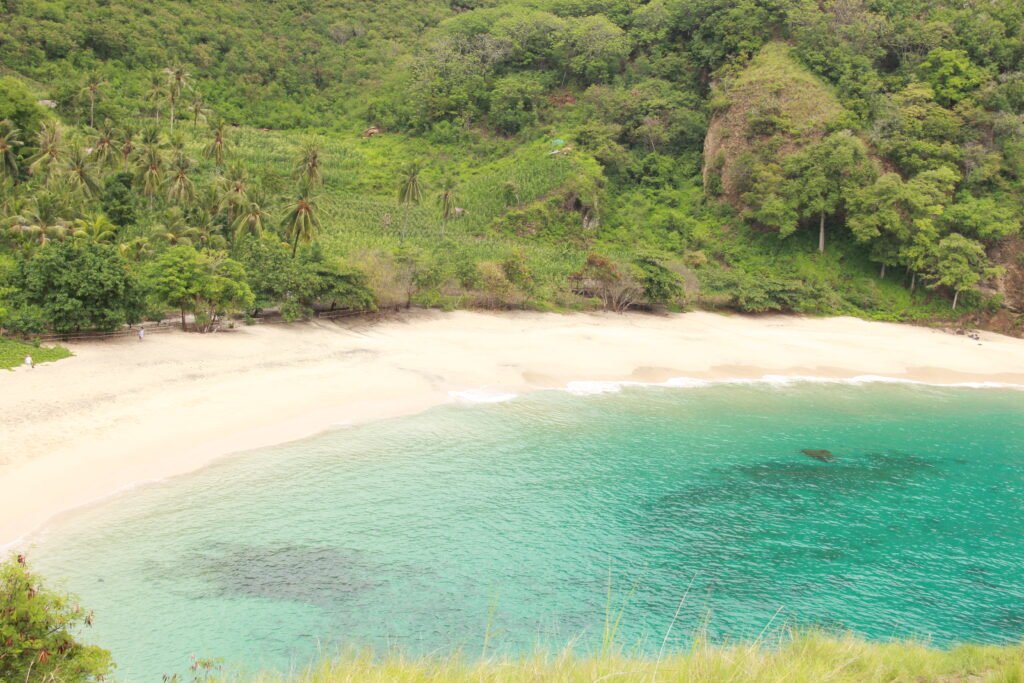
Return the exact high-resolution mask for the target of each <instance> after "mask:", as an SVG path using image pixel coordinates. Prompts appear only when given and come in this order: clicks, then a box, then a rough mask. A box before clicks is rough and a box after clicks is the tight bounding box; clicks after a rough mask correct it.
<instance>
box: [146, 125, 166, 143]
mask: <svg viewBox="0 0 1024 683" xmlns="http://www.w3.org/2000/svg"><path fill="white" fill-rule="evenodd" d="M140 142H141V143H142V144H143V145H146V146H150V147H162V146H163V144H164V143H163V140H161V139H160V129H159V128H157V127H156V126H147V127H146V128H143V129H142V139H141V140H140Z"/></svg>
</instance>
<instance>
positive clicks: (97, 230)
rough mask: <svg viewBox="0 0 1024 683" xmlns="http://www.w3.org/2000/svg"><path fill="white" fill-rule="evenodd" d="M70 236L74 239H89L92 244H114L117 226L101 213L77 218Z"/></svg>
mask: <svg viewBox="0 0 1024 683" xmlns="http://www.w3.org/2000/svg"><path fill="white" fill-rule="evenodd" d="M72 225H73V227H72V232H71V236H72V237H74V238H75V239H90V240H92V241H93V242H108V243H109V242H114V241H115V240H116V239H117V226H116V225H114V224H113V223H112V222H111V221H110V219H109V218H107V217H106V216H104V215H103V214H102V213H97V214H93V215H92V216H88V217H86V218H79V219H78V220H76V221H75V222H74V223H73V224H72Z"/></svg>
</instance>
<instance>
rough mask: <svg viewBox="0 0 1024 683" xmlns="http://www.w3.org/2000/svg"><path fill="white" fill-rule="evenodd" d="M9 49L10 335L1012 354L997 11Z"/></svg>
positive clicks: (135, 22)
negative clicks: (793, 338)
mask: <svg viewBox="0 0 1024 683" xmlns="http://www.w3.org/2000/svg"><path fill="white" fill-rule="evenodd" d="M0 19H2V21H3V24H4V31H3V32H2V34H0V73H2V74H4V75H3V76H0V120H3V121H5V123H3V124H2V130H0V134H2V138H0V154H2V155H3V161H4V163H3V164H2V165H0V167H2V171H3V173H2V176H0V327H2V328H4V329H6V330H9V331H11V332H15V333H27V334H33V333H39V332H43V331H47V330H55V331H69V330H79V329H111V328H115V327H117V326H118V325H120V324H123V323H124V322H131V321H135V320H137V319H140V318H144V317H162V316H163V315H164V314H165V312H173V311H178V310H181V311H182V312H184V313H188V312H192V313H195V314H196V316H197V327H199V328H200V329H211V328H212V327H213V326H214V325H215V324H216V318H217V317H218V316H219V315H220V314H223V313H232V312H250V313H251V312H254V311H258V310H264V309H280V310H281V312H282V313H284V314H285V315H286V316H287V317H302V316H304V315H307V314H308V313H309V312H310V311H311V310H313V309H317V308H322V307H350V308H373V307H378V308H384V307H392V306H402V305H407V304H418V305H428V306H440V307H446V308H450V307H467V306H471V307H495V308H504V307H512V308H520V307H528V308H536V309H549V308H553V309H563V310H566V309H567V310H574V309H588V308H601V307H605V308H612V309H616V310H622V309H625V308H629V307H657V308H668V309H670V310H673V309H682V308H687V307H705V308H730V309H736V310H741V311H749V312H763V311H796V312H806V313H815V314H837V313H842V314H853V315H860V316H865V317H872V318H880V319H888V320H920V321H939V320H952V319H959V318H961V317H962V316H965V317H966V319H967V320H968V321H970V322H978V323H981V324H991V325H995V326H998V327H999V329H1003V330H1006V331H1011V332H1019V330H1020V326H1021V320H1020V311H1022V310H1024V291H1021V288H1020V282H1022V281H1024V276H1022V274H1021V270H1022V269H1024V256H1022V253H1021V249H1020V243H1021V242H1020V240H1019V239H1018V238H1017V235H1018V234H1019V232H1020V227H1021V216H1022V214H1024V209H1022V206H1024V204H1022V202H1024V199H1022V197H1024V183H1022V179H1021V178H1022V173H1024V72H1022V67H1021V58H1022V56H1024V33H1022V32H1024V28H1022V27H1024V9H1022V8H1021V6H1020V4H1019V3H1017V2H1014V1H1012V0H994V1H993V2H990V3H985V4H984V6H980V7H975V6H965V5H963V4H962V3H953V2H949V1H947V0H901V1H899V2H887V3H881V2H867V1H862V0H836V1H835V2H831V3H827V4H825V5H819V4H818V3H807V2H802V1H798V0H786V1H785V2H766V1H758V0H742V1H741V2H735V1H730V2H726V1H725V0H651V1H650V2H642V1H640V0H460V1H458V2H456V1H455V0H452V2H450V3H448V2H440V1H428V2H408V1H407V0H387V1H385V2H369V1H368V0H357V1H347V2H342V1H341V0H295V1H293V2H269V1H265V0H263V1H259V2H246V3H242V2H237V1H233V0H210V1H209V2H204V3H191V2H175V1H172V0H156V1H154V2H148V3H129V2H121V1H119V0H74V1H72V0H48V1H44V0H6V2H3V3H0ZM39 102H43V104H39ZM172 112H173V116H172ZM821 245H824V247H825V248H824V252H823V253H820V252H819V247H820V246H821ZM293 252H294V254H295V257H294V258H293V257H292V254H293ZM182 273H185V274H186V275H187V277H185V276H182V275H181V274H182ZM228 283H231V284H232V286H227V285H228ZM954 304H955V306H956V308H955V310H954Z"/></svg>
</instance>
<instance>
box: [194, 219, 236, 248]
mask: <svg viewBox="0 0 1024 683" xmlns="http://www.w3.org/2000/svg"><path fill="white" fill-rule="evenodd" d="M192 222H193V225H194V227H193V228H192V230H194V231H195V235H196V240H197V241H198V242H199V244H200V246H202V247H204V248H206V249H224V248H226V247H227V246H228V241H227V240H226V239H224V235H222V234H221V231H220V226H219V225H218V224H217V222H216V221H215V220H214V217H213V216H212V215H210V214H209V213H207V212H206V211H203V210H202V209H200V210H199V211H197V212H195V215H194V217H193V221H192Z"/></svg>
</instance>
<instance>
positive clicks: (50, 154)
mask: <svg viewBox="0 0 1024 683" xmlns="http://www.w3.org/2000/svg"><path fill="white" fill-rule="evenodd" d="M36 147H37V148H38V151H37V152H36V153H35V155H34V156H33V157H32V158H31V159H29V167H28V168H29V171H31V172H32V173H33V174H34V173H35V172H36V171H40V170H41V171H43V172H44V173H45V174H46V182H47V184H49V181H50V171H51V170H52V169H53V167H54V166H55V165H56V164H57V162H58V161H60V159H61V157H62V156H63V155H64V139H63V135H62V133H61V130H60V125H59V124H58V123H56V122H53V121H48V122H46V123H44V124H43V125H42V127H40V129H39V133H38V134H37V135H36Z"/></svg>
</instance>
